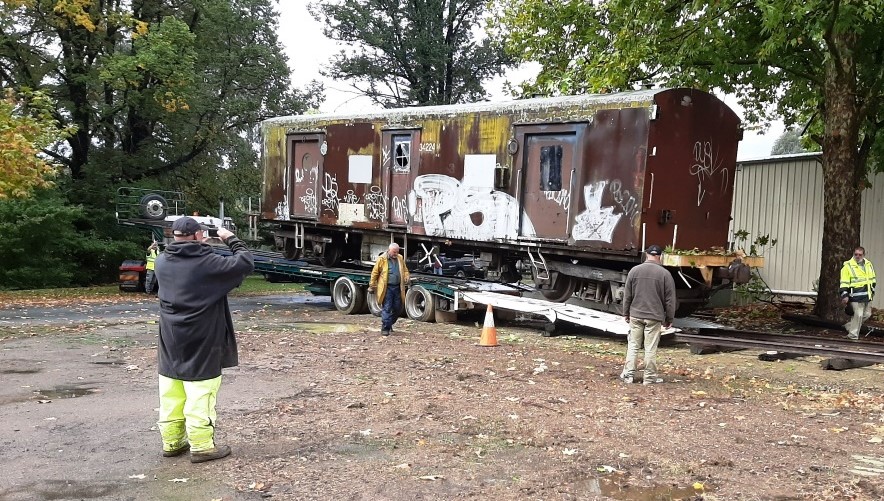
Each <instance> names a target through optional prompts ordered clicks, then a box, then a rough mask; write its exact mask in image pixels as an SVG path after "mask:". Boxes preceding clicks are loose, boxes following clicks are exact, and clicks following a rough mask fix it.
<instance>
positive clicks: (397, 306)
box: [381, 285, 402, 331]
mask: <svg viewBox="0 0 884 501" xmlns="http://www.w3.org/2000/svg"><path fill="white" fill-rule="evenodd" d="M400 311H402V291H400V290H399V286H398V285H391V286H387V292H386V294H384V307H383V310H381V330H382V331H389V330H393V324H394V323H396V319H397V318H399V312H400Z"/></svg>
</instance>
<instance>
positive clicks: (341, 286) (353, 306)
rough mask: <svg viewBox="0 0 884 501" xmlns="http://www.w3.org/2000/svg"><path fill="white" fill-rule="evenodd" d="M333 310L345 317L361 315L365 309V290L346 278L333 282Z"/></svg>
mask: <svg viewBox="0 0 884 501" xmlns="http://www.w3.org/2000/svg"><path fill="white" fill-rule="evenodd" d="M331 292H332V301H334V303H335V308H337V309H338V311H340V312H341V313H344V314H345V315H355V314H357V313H362V312H363V310H364V308H365V289H363V288H362V287H361V286H359V285H357V284H356V282H354V281H353V280H351V279H350V278H348V277H341V278H339V279H337V280H335V283H334V284H333V285H332V291H331Z"/></svg>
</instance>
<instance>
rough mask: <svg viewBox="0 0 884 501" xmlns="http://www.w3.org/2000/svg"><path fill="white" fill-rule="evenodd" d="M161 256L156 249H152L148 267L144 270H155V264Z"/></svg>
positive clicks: (148, 257) (149, 254)
mask: <svg viewBox="0 0 884 501" xmlns="http://www.w3.org/2000/svg"><path fill="white" fill-rule="evenodd" d="M159 254H160V253H159V252H157V250H156V249H151V250H150V252H148V253H147V265H146V266H145V267H144V268H145V269H147V270H152V269H154V263H155V262H156V260H157V256H158V255H159Z"/></svg>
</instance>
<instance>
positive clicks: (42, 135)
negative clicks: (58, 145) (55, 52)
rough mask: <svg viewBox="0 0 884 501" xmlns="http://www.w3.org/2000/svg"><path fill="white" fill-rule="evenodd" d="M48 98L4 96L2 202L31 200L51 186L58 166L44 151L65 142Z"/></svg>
mask: <svg viewBox="0 0 884 501" xmlns="http://www.w3.org/2000/svg"><path fill="white" fill-rule="evenodd" d="M50 104H51V103H49V102H48V101H47V99H46V96H44V95H42V94H40V93H32V94H31V95H30V97H29V98H27V97H26V99H21V98H20V97H19V96H16V94H15V92H13V91H12V89H7V92H6V95H5V96H0V200H5V199H10V198H27V197H29V196H31V194H32V193H33V192H34V190H35V189H38V188H46V187H49V186H50V185H51V178H53V177H54V176H55V174H56V169H55V166H54V165H53V164H52V163H50V162H49V161H47V159H46V158H42V157H40V156H39V152H40V150H42V149H43V148H45V147H47V146H49V145H50V144H52V143H54V142H56V141H59V140H60V139H62V138H63V137H64V136H65V134H67V132H68V131H64V130H60V129H59V128H58V124H57V123H56V121H55V120H54V119H53V118H52V116H51V114H50V112H51V109H52V108H51V106H50Z"/></svg>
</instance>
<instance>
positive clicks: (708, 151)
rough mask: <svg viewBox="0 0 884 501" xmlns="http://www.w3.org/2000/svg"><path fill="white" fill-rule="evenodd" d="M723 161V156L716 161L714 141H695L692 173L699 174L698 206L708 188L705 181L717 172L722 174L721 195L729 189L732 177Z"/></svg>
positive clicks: (693, 174)
mask: <svg viewBox="0 0 884 501" xmlns="http://www.w3.org/2000/svg"><path fill="white" fill-rule="evenodd" d="M723 162H724V160H723V159H721V158H719V159H718V160H717V161H716V159H715V156H714V155H713V153H712V143H711V142H710V141H705V142H703V141H697V142H696V143H694V163H693V164H692V165H691V168H690V173H691V175H692V176H697V207H699V206H700V204H701V203H703V198H704V197H705V196H706V188H704V186H703V182H704V181H706V180H708V179H711V178H712V177H713V176H715V175H716V174H718V175H720V176H721V192H720V193H719V195H721V194H724V192H725V191H727V186H728V183H729V182H730V179H729V172H728V170H727V169H725V168H722V166H721V165H722V163H723ZM707 186H708V185H707Z"/></svg>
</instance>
